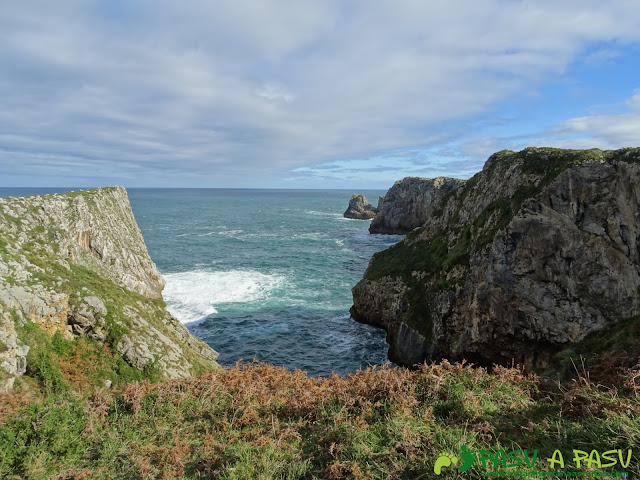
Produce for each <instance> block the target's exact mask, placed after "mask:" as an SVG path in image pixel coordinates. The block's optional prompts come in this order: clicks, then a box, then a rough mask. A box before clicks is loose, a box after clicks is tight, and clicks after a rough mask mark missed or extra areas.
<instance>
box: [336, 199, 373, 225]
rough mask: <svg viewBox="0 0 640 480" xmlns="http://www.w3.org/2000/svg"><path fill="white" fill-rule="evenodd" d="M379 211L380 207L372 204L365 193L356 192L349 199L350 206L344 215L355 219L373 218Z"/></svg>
mask: <svg viewBox="0 0 640 480" xmlns="http://www.w3.org/2000/svg"><path fill="white" fill-rule="evenodd" d="M377 212H378V209H377V208H376V207H374V206H373V205H371V204H370V203H369V202H368V201H367V198H366V197H365V196H364V195H360V194H356V193H354V194H353V195H352V196H351V199H350V200H349V207H347V209H346V210H345V212H344V213H343V214H342V216H343V217H344V218H352V219H354V220H371V219H372V218H373V217H375V216H376V213H377Z"/></svg>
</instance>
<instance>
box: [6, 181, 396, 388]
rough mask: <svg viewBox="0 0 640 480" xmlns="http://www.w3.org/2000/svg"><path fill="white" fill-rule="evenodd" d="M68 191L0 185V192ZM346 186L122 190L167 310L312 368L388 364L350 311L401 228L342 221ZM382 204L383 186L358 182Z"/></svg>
mask: <svg viewBox="0 0 640 480" xmlns="http://www.w3.org/2000/svg"><path fill="white" fill-rule="evenodd" d="M68 190H70V189H53V188H31V189H27V188H0V196H1V197H6V196H12V195H20V196H23V195H34V194H35V195H41V194H46V193H53V192H63V191H68ZM353 193H354V192H352V191H346V190H258V189H128V194H129V199H130V201H131V206H132V209H133V212H134V215H135V217H136V220H137V222H138V225H139V226H140V229H141V230H142V233H143V235H144V239H145V242H146V244H147V248H148V250H149V254H150V255H151V258H152V259H153V261H154V262H155V263H156V265H157V267H158V269H159V270H160V272H161V273H162V275H163V276H164V278H165V280H166V286H165V289H164V292H163V296H164V299H165V301H166V303H167V308H168V309H169V311H170V312H171V313H172V314H173V315H174V316H176V317H177V318H178V319H179V320H180V321H181V322H182V323H184V324H185V325H186V326H187V328H188V329H189V330H190V331H191V333H192V334H193V335H195V336H196V337H199V338H201V339H203V340H204V341H205V342H207V343H208V344H209V345H211V346H212V347H213V348H214V349H215V350H217V351H218V352H219V354H220V356H219V359H218V361H219V363H220V364H221V365H225V366H230V365H234V364H236V362H250V361H254V360H256V361H260V362H267V363H271V364H274V365H279V366H283V367H285V368H287V369H301V370H304V371H306V372H307V373H308V374H309V375H310V376H327V375H330V374H331V373H336V374H338V375H343V374H346V373H351V372H355V371H356V370H358V369H361V368H365V367H367V366H368V365H374V364H381V363H385V362H386V361H387V344H386V342H385V333H384V331H382V330H380V329H377V328H374V327H371V326H368V325H363V324H360V323H357V322H355V321H354V320H353V319H351V318H350V316H349V307H350V306H351V305H352V297H351V288H352V287H353V286H354V285H355V284H356V283H357V282H358V281H359V280H360V279H361V278H362V275H363V273H364V271H365V270H366V267H367V264H368V262H369V260H370V259H371V256H372V255H373V254H374V253H375V252H376V251H378V250H382V249H384V248H387V247H389V246H391V245H393V244H394V243H396V242H398V241H399V240H400V239H401V238H402V237H401V236H396V235H371V234H369V232H368V227H369V221H365V220H350V219H345V218H343V216H342V213H343V212H344V210H345V209H346V208H347V205H348V202H349V198H350V197H351V195H352V194H353ZM357 193H363V194H365V195H366V196H367V198H368V199H369V200H370V201H371V202H372V203H374V204H375V203H377V199H378V196H379V195H383V194H384V193H385V192H384V191H373V190H372V191H358V192H357Z"/></svg>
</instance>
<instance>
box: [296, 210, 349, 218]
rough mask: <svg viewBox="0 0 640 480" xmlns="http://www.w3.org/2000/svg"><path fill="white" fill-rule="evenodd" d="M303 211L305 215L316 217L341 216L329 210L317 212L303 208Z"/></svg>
mask: <svg viewBox="0 0 640 480" xmlns="http://www.w3.org/2000/svg"><path fill="white" fill-rule="evenodd" d="M304 213H306V214H307V215H315V216H318V217H341V216H342V214H340V213H331V212H318V211H317V210H305V211H304Z"/></svg>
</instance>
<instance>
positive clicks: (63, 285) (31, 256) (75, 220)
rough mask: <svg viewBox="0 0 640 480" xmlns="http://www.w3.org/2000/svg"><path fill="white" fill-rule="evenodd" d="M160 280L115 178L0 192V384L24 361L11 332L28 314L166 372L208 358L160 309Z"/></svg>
mask: <svg viewBox="0 0 640 480" xmlns="http://www.w3.org/2000/svg"><path fill="white" fill-rule="evenodd" d="M163 287H164V280H163V278H162V276H161V275H160V273H159V272H158V270H157V269H156V266H155V265H154V263H153V262H152V260H151V258H150V257H149V254H148V252H147V249H146V246H145V243H144V239H143V238H142V234H141V232H140V229H139V228H138V225H137V224H136V221H135V219H134V217H133V213H132V211H131V206H130V204H129V200H128V197H127V193H126V191H125V189H124V188H121V187H115V188H101V189H96V190H87V191H81V192H70V193H66V194H53V195H45V196H32V197H23V198H0V342H1V343H0V365H1V366H2V367H3V368H4V372H2V377H5V386H10V384H11V383H12V382H13V378H15V377H16V376H19V375H21V374H22V373H24V371H25V369H26V368H27V363H28V357H27V352H28V350H29V349H28V345H27V344H28V340H29V339H27V338H20V335H19V332H20V331H21V329H23V327H24V326H25V324H26V323H28V322H31V323H33V324H36V325H37V326H39V327H40V328H41V329H42V330H44V331H45V332H46V333H47V334H48V335H49V336H50V337H51V336H53V335H55V334H56V333H58V334H59V335H60V336H61V337H62V338H64V339H67V340H71V339H74V338H77V337H87V338H91V339H93V340H95V341H97V342H101V343H104V344H106V345H108V346H110V347H111V349H112V350H113V351H114V352H117V354H119V355H121V356H122V358H123V359H124V360H125V361H126V362H127V363H128V364H129V365H131V366H133V367H135V368H137V369H140V370H142V369H144V368H146V367H147V368H148V367H149V366H151V365H153V366H154V367H155V368H157V369H159V370H160V371H161V372H162V374H163V375H164V376H167V377H179V376H185V375H188V374H190V373H192V372H195V371H201V370H202V369H207V368H211V367H214V366H215V365H216V364H215V359H216V357H217V354H216V353H215V352H214V351H213V350H212V349H211V348H210V347H209V346H207V345H206V344H205V343H204V342H202V341H200V340H198V339H196V338H194V337H192V336H191V335H190V334H189V332H188V331H187V329H186V328H185V327H184V326H183V325H182V324H181V323H180V322H179V321H178V320H176V319H175V318H174V317H172V316H171V315H170V314H169V313H168V312H167V310H166V309H165V305H164V302H163V300H162V289H163ZM16 332H18V333H16ZM2 377H0V378H2Z"/></svg>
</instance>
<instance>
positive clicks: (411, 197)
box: [369, 177, 465, 235]
mask: <svg viewBox="0 0 640 480" xmlns="http://www.w3.org/2000/svg"><path fill="white" fill-rule="evenodd" d="M464 183H465V181H464V180H458V179H456V178H446V177H438V178H433V179H431V178H419V177H406V178H403V179H402V180H398V181H397V182H396V183H395V184H394V185H393V186H392V187H391V188H390V189H389V191H388V192H387V194H386V195H385V196H384V197H383V198H384V201H383V202H382V203H381V204H379V206H378V209H379V211H378V214H377V215H376V217H375V218H374V219H373V221H372V222H371V225H370V226H369V232H370V233H386V234H397V235H404V234H406V233H409V232H410V231H411V230H413V229H414V228H417V227H420V226H422V225H424V224H425V223H426V222H427V221H428V220H429V218H430V217H431V216H432V215H434V212H435V213H437V212H438V210H439V209H440V208H442V205H443V201H445V200H446V199H448V198H449V196H450V195H452V194H455V193H456V192H458V191H459V190H461V189H462V188H463V187H464Z"/></svg>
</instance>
